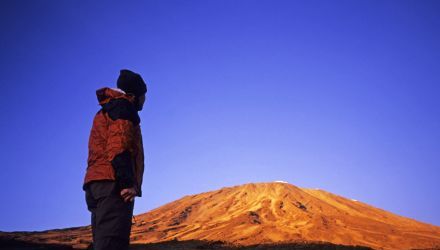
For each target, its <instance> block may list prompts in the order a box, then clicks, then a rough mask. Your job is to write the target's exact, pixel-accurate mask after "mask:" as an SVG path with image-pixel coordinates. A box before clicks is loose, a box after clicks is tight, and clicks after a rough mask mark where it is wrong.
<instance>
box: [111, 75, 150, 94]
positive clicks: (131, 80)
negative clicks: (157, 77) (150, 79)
mask: <svg viewBox="0 0 440 250" xmlns="http://www.w3.org/2000/svg"><path fill="white" fill-rule="evenodd" d="M117 87H118V88H120V89H122V90H123V91H125V93H131V94H134V95H135V96H137V97H139V96H142V95H144V94H145V93H147V85H146V84H145V82H144V80H143V79H142V77H141V75H139V74H137V73H135V72H133V71H131V70H128V69H121V72H120V74H119V77H118V82H117Z"/></svg>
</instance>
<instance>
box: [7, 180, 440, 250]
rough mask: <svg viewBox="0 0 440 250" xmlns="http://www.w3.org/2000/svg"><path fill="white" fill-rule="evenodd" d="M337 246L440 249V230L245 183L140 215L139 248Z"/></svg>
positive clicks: (78, 241)
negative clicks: (173, 243)
mask: <svg viewBox="0 0 440 250" xmlns="http://www.w3.org/2000/svg"><path fill="white" fill-rule="evenodd" d="M0 238H8V239H15V240H24V241H29V242H37V243H62V244H67V245H72V246H74V247H79V248H84V247H86V246H87V245H88V244H89V243H90V241H91V232H90V226H87V227H78V228H67V229H58V230H48V231H44V232H15V233H2V232H0ZM174 239H177V240H182V241H183V240H191V239H194V240H208V241H226V242H229V243H234V244H241V245H254V244H261V243H269V244H270V243H275V242H283V243H293V242H297V241H300V242H303V243H304V242H315V241H321V242H330V243H335V244H342V245H360V246H369V247H372V248H375V249H440V227H438V226H434V225H429V224H426V223H421V222H418V221H415V220H412V219H408V218H405V217H402V216H398V215H395V214H392V213H390V212H387V211H384V210H381V209H378V208H375V207H372V206H369V205H367V204H365V203H362V202H359V201H354V200H350V199H346V198H343V197H341V196H338V195H335V194H331V193H329V192H326V191H323V190H316V189H304V188H298V187H296V186H294V185H291V184H288V183H281V182H271V183H255V184H245V185H240V186H234V187H227V188H222V189H220V190H216V191H211V192H205V193H201V194H196V195H189V196H185V197H183V198H181V199H179V200H176V201H174V202H171V203H168V204H165V205H164V206H161V207H159V208H156V209H154V210H152V211H149V212H147V213H144V214H140V215H137V216H136V222H135V224H133V227H132V235H131V242H132V243H154V242H161V241H169V240H174Z"/></svg>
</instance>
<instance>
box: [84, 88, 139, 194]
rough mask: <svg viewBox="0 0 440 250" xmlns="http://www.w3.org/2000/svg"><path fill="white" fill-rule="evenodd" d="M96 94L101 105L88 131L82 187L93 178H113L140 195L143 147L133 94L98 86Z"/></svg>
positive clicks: (94, 179)
mask: <svg viewBox="0 0 440 250" xmlns="http://www.w3.org/2000/svg"><path fill="white" fill-rule="evenodd" d="M96 96H97V97H98V102H99V104H100V105H101V106H102V108H101V109H100V110H99V111H98V112H97V113H96V115H95V118H94V120H93V126H92V129H91V132H90V137H89V156H88V159H87V171H86V175H85V178H84V184H83V189H84V190H85V188H86V186H87V184H88V183H90V182H92V181H98V180H115V181H117V182H118V184H119V186H120V187H121V188H128V187H134V188H135V189H136V191H137V195H138V196H141V195H142V190H141V186H142V177H143V173H144V150H143V144H142V134H141V129H140V125H139V123H140V118H139V115H138V112H137V110H136V108H135V105H134V101H135V97H134V96H132V95H129V94H126V93H125V92H124V91H122V90H120V89H113V88H101V89H98V90H97V91H96Z"/></svg>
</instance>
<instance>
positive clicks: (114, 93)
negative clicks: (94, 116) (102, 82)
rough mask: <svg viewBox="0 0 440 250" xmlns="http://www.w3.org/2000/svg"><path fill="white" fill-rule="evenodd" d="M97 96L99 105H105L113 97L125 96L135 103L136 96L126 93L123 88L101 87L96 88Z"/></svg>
mask: <svg viewBox="0 0 440 250" xmlns="http://www.w3.org/2000/svg"><path fill="white" fill-rule="evenodd" d="M96 97H97V98H98V102H99V105H104V104H106V103H108V102H109V101H110V100H112V99H119V98H124V99H127V100H128V101H130V102H131V103H134V100H135V96H134V95H131V94H127V93H125V92H124V91H123V90H122V89H118V88H108V87H104V88H100V89H98V90H96Z"/></svg>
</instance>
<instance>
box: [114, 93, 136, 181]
mask: <svg viewBox="0 0 440 250" xmlns="http://www.w3.org/2000/svg"><path fill="white" fill-rule="evenodd" d="M129 105H130V103H128V102H126V101H124V100H122V101H120V103H118V104H117V105H116V106H114V107H113V108H112V109H111V110H109V111H108V115H109V117H110V119H109V126H108V138H107V156H108V159H109V161H110V162H111V164H112V166H113V169H114V171H115V175H116V180H117V181H118V183H119V185H120V187H121V188H122V189H125V188H131V187H133V186H134V173H133V148H132V147H133V139H134V138H133V137H134V126H135V125H134V122H135V121H133V117H134V116H136V115H137V113H133V112H136V111H135V110H133V109H132V108H131V107H130V106H129Z"/></svg>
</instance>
